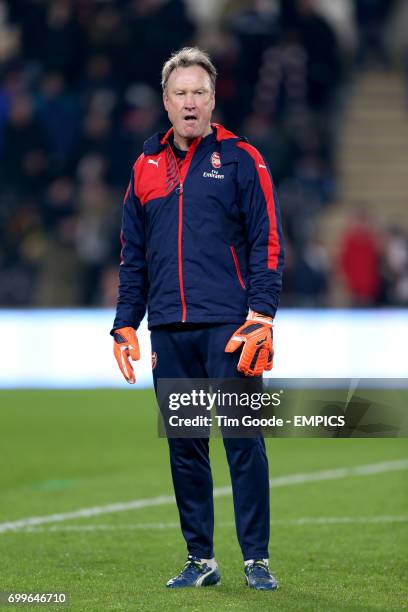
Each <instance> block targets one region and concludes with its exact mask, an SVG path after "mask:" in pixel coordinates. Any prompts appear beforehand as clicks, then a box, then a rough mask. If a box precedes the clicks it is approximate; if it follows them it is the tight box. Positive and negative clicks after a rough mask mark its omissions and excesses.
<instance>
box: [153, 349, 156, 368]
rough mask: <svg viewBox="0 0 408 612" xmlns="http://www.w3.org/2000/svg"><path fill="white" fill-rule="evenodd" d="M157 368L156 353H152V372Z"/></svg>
mask: <svg viewBox="0 0 408 612" xmlns="http://www.w3.org/2000/svg"><path fill="white" fill-rule="evenodd" d="M156 366H157V353H156V352H155V351H153V353H152V370H154V368H155V367H156Z"/></svg>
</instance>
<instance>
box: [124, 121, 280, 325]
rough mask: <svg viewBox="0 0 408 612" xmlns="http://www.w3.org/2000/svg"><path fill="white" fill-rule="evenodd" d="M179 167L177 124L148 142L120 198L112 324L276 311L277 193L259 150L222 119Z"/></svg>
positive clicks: (236, 318)
mask: <svg viewBox="0 0 408 612" xmlns="http://www.w3.org/2000/svg"><path fill="white" fill-rule="evenodd" d="M212 127H213V132H212V133H211V134H210V135H209V136H206V137H205V138H197V139H196V140H195V141H194V142H193V143H192V145H191V146H190V148H189V150H188V153H187V155H186V157H185V159H184V160H183V162H182V165H181V168H179V167H178V164H177V160H176V157H175V154H174V151H173V149H172V147H171V145H170V144H169V138H170V137H171V135H172V129H170V130H169V131H168V132H167V134H165V135H164V136H163V135H160V134H156V135H155V136H153V137H152V138H150V139H149V140H147V141H146V142H145V144H144V149H143V153H142V154H141V155H140V157H139V158H138V159H137V161H136V163H135V164H134V166H133V171H132V177H131V180H130V183H129V187H128V189H127V192H126V195H125V199H124V203H123V222H122V232H121V241H122V252H121V265H120V269H119V297H118V304H117V311H116V318H115V321H114V325H113V329H117V328H119V327H127V326H130V327H134V328H137V327H138V325H139V323H140V321H141V320H142V318H143V317H144V314H145V311H146V306H147V308H148V324H149V328H152V327H154V326H156V325H163V324H168V323H177V322H185V321H188V322H192V323H223V322H229V323H237V324H239V323H242V322H243V320H244V319H245V318H246V315H247V312H248V308H252V310H255V311H257V312H261V313H263V314H266V315H270V316H274V315H275V312H276V309H277V306H278V301H279V295H280V291H281V286H282V268H283V241H282V229H281V221H280V213H279V205H278V198H277V195H276V191H275V189H274V187H273V184H272V179H271V175H270V172H269V169H268V167H267V164H266V163H265V161H264V159H263V158H262V156H261V155H260V153H259V152H258V151H257V150H256V149H255V148H254V147H252V146H251V145H250V144H248V143H247V142H246V140H245V139H243V138H239V137H237V136H235V135H234V134H233V133H232V132H229V131H227V130H226V129H225V128H223V127H222V126H221V125H218V124H212Z"/></svg>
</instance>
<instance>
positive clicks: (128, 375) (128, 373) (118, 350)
mask: <svg viewBox="0 0 408 612" xmlns="http://www.w3.org/2000/svg"><path fill="white" fill-rule="evenodd" d="M114 353H115V358H116V362H117V364H118V366H119V369H120V371H121V372H122V374H123V376H124V377H125V380H126V382H128V383H129V384H130V385H133V384H134V383H135V382H136V378H135V373H134V370H133V367H132V364H131V363H130V361H129V349H128V348H127V346H120V345H115V346H114Z"/></svg>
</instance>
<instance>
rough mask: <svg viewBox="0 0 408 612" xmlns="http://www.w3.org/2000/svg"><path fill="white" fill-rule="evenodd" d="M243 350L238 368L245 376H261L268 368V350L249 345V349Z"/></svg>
mask: <svg viewBox="0 0 408 612" xmlns="http://www.w3.org/2000/svg"><path fill="white" fill-rule="evenodd" d="M246 348H247V346H245V347H244V348H243V350H242V354H241V358H240V360H239V362H238V366H237V369H238V371H239V372H242V373H243V374H245V376H261V374H262V372H263V371H264V370H265V369H266V366H267V361H268V351H267V350H266V349H265V348H260V347H259V348H255V350H254V347H251V346H250V345H248V349H247V350H245V349H246Z"/></svg>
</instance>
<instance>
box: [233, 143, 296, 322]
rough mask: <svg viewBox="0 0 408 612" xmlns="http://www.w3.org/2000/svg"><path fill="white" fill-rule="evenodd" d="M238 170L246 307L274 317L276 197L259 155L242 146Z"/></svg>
mask: <svg viewBox="0 0 408 612" xmlns="http://www.w3.org/2000/svg"><path fill="white" fill-rule="evenodd" d="M237 146H238V147H239V148H240V149H242V151H241V155H240V162H239V170H238V182H239V205H240V208H241V213H242V215H243V218H244V220H245V226H246V232H247V241H248V269H249V290H248V291H249V307H250V308H251V309H252V310H255V311H256V312H259V313H262V314H265V315H268V316H271V317H274V316H275V313H276V310H277V308H278V304H279V297H280V293H281V290H282V273H283V264H284V245H283V234H282V224H281V217H280V210H279V202H278V196H277V193H276V189H275V187H274V185H273V181H272V177H271V174H270V171H269V168H268V166H267V164H266V163H265V161H264V159H263V157H262V155H261V154H260V153H259V151H257V149H255V147H252V146H251V145H250V144H248V143H246V142H239V143H238V144H237Z"/></svg>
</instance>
